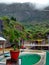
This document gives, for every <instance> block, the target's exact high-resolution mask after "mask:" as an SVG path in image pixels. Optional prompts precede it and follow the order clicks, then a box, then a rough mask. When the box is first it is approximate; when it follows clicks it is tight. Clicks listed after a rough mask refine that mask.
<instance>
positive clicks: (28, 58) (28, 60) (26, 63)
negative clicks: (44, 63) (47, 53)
mask: <svg viewBox="0 0 49 65" xmlns="http://www.w3.org/2000/svg"><path fill="white" fill-rule="evenodd" d="M19 58H20V59H21V65H34V64H36V63H37V62H38V61H40V58H41V57H40V55H37V54H23V55H20V56H19Z"/></svg>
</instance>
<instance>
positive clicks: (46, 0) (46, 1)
mask: <svg viewBox="0 0 49 65" xmlns="http://www.w3.org/2000/svg"><path fill="white" fill-rule="evenodd" d="M24 2H31V3H33V4H35V5H36V7H37V8H44V7H47V6H49V0H0V3H8V4H9V3H24Z"/></svg>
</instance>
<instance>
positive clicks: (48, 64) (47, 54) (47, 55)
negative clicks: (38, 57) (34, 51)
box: [46, 51, 49, 65]
mask: <svg viewBox="0 0 49 65" xmlns="http://www.w3.org/2000/svg"><path fill="white" fill-rule="evenodd" d="M46 65H49V51H46Z"/></svg>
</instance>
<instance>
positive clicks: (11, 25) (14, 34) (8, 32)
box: [3, 21, 21, 60]
mask: <svg viewBox="0 0 49 65" xmlns="http://www.w3.org/2000/svg"><path fill="white" fill-rule="evenodd" d="M16 24H17V23H16V22H15V21H9V22H7V21H4V23H3V34H4V37H5V38H6V39H7V40H8V41H9V42H10V43H11V46H12V48H13V50H10V55H11V59H14V60H17V59H18V56H19V53H20V51H19V49H20V44H19V43H20V38H21V34H20V32H21V31H20V30H17V29H16V28H15V25H16Z"/></svg>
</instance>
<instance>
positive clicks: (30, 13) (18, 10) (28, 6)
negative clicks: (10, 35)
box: [0, 3, 49, 22]
mask: <svg viewBox="0 0 49 65" xmlns="http://www.w3.org/2000/svg"><path fill="white" fill-rule="evenodd" d="M0 16H9V17H12V16H13V17H15V18H16V19H17V20H18V21H22V22H32V21H45V20H49V7H46V8H45V9H44V10H38V9H36V8H35V5H34V4H32V3H13V4H4V3H0Z"/></svg>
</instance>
